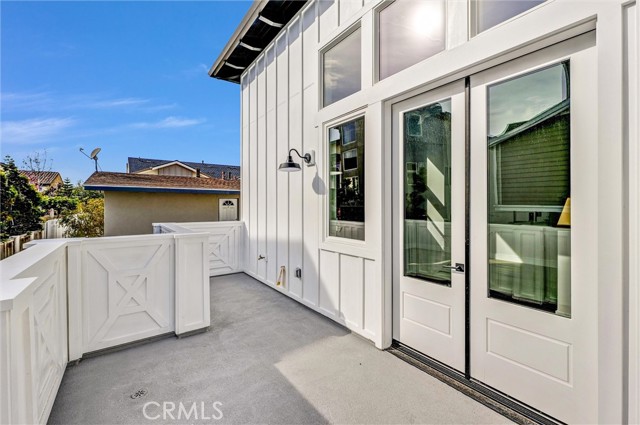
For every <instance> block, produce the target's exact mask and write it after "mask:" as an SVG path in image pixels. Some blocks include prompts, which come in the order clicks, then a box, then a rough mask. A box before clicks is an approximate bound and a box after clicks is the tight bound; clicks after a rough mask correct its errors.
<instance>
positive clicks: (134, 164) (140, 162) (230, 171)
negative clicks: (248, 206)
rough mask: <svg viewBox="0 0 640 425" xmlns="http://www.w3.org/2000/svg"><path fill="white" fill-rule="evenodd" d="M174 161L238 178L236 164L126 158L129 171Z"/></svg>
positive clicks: (208, 173)
mask: <svg viewBox="0 0 640 425" xmlns="http://www.w3.org/2000/svg"><path fill="white" fill-rule="evenodd" d="M175 161H178V162H180V163H181V164H184V165H186V166H188V167H191V168H194V169H197V168H199V169H200V172H201V173H203V174H206V175H207V176H209V177H213V178H220V177H222V172H223V171H224V174H225V176H227V178H229V176H231V177H235V178H240V167H239V166H237V165H221V164H206V163H204V162H186V161H180V160H176V159H171V160H166V159H150V158H133V157H129V158H127V162H128V164H129V172H130V173H137V172H139V171H142V170H148V169H150V168H153V167H157V166H159V165H163V164H169V163H171V162H175Z"/></svg>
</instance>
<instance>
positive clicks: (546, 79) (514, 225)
mask: <svg viewBox="0 0 640 425" xmlns="http://www.w3.org/2000/svg"><path fill="white" fill-rule="evenodd" d="M487 108H488V110H487V119H488V123H487V149H488V152H487V155H488V164H487V166H488V182H487V183H488V200H487V208H488V211H487V214H488V219H489V232H488V237H489V240H488V244H489V295H490V296H491V297H495V298H500V299H503V300H506V301H509V302H514V303H519V304H525V305H528V306H530V307H533V308H537V309H541V310H546V311H550V312H555V313H557V314H560V315H563V316H570V315H571V309H570V294H571V270H570V261H571V230H570V225H571V213H570V202H571V201H570V189H571V185H570V178H569V177H570V163H569V160H570V149H569V145H570V135H569V127H570V119H571V109H570V96H569V62H568V61H565V62H560V63H557V64H555V65H552V66H549V67H546V68H543V69H540V70H536V71H534V72H531V73H528V74H525V75H522V76H519V77H516V78H513V79H509V80H506V81H502V82H499V83H496V84H493V85H489V86H488V87H487ZM559 289H560V292H561V298H562V302H561V305H562V308H561V309H558V290H559Z"/></svg>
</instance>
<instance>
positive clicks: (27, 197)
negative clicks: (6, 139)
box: [0, 156, 43, 239]
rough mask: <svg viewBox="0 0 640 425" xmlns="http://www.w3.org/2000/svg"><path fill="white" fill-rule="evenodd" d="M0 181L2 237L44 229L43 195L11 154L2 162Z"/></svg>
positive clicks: (0, 229)
mask: <svg viewBox="0 0 640 425" xmlns="http://www.w3.org/2000/svg"><path fill="white" fill-rule="evenodd" d="M0 183H1V186H2V187H1V191H0V197H1V198H2V200H1V209H0V234H1V235H0V236H1V238H2V239H6V238H8V237H9V236H15V235H21V234H23V233H26V232H30V231H34V230H40V229H42V222H41V220H40V217H41V216H42V215H43V210H42V208H41V205H42V197H41V195H40V194H39V193H38V192H37V191H36V189H35V188H34V187H33V186H32V185H31V184H30V183H29V179H27V178H26V177H25V176H24V175H22V174H20V172H19V171H18V168H17V167H16V164H15V162H14V160H13V158H11V157H10V156H6V157H5V163H4V164H2V170H0Z"/></svg>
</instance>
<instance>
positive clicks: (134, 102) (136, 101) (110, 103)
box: [83, 97, 149, 109]
mask: <svg viewBox="0 0 640 425" xmlns="http://www.w3.org/2000/svg"><path fill="white" fill-rule="evenodd" d="M146 103H149V99H140V98H136V97H126V98H122V99H107V100H97V101H93V102H87V103H86V104H85V105H83V106H85V107H87V108H96V109H103V108H105V109H106V108H121V107H126V106H140V105H144V104H146Z"/></svg>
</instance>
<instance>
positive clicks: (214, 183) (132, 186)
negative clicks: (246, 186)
mask: <svg viewBox="0 0 640 425" xmlns="http://www.w3.org/2000/svg"><path fill="white" fill-rule="evenodd" d="M84 187H85V188H86V189H93V190H104V191H129V192H137V191H139V192H184V193H215V192H240V180H222V179H218V178H210V179H206V178H198V177H182V176H163V175H154V174H129V173H111V172H104V171H100V172H96V173H93V174H92V175H91V176H90V177H89V178H88V179H87V181H86V182H84Z"/></svg>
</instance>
